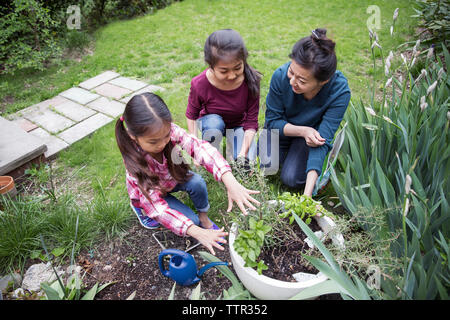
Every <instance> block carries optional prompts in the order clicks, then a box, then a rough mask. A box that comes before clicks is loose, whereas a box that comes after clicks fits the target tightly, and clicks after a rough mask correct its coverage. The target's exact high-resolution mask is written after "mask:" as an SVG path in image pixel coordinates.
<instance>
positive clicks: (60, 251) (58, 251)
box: [51, 248, 65, 257]
mask: <svg viewBox="0 0 450 320" xmlns="http://www.w3.org/2000/svg"><path fill="white" fill-rule="evenodd" d="M64 251H65V249H64V248H55V249H53V250H52V251H51V253H52V254H53V255H54V256H55V257H59V256H60V255H62V254H63V253H64Z"/></svg>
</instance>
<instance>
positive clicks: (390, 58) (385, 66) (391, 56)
mask: <svg viewBox="0 0 450 320" xmlns="http://www.w3.org/2000/svg"><path fill="white" fill-rule="evenodd" d="M393 57H394V54H393V53H392V51H389V55H388V57H387V58H386V63H385V65H384V74H385V75H386V77H387V76H388V75H389V69H390V68H391V60H392V58H393Z"/></svg>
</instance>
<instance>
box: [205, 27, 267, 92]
mask: <svg viewBox="0 0 450 320" xmlns="http://www.w3.org/2000/svg"><path fill="white" fill-rule="evenodd" d="M204 54H205V61H206V63H207V64H208V65H209V66H210V67H211V68H212V69H214V66H215V65H216V63H217V62H218V61H219V60H223V59H229V57H230V56H234V57H236V59H239V60H242V61H243V62H244V76H245V81H246V83H247V85H248V88H249V91H250V93H251V95H252V96H253V97H254V98H256V97H258V96H259V89H260V85H259V84H260V80H261V73H260V72H259V71H257V70H256V69H254V68H252V67H251V66H250V65H249V64H248V63H247V57H248V51H247V48H246V47H245V44H244V40H243V39H242V37H241V35H240V34H239V32H237V31H235V30H233V29H222V30H217V31H214V32H213V33H211V34H210V35H209V37H208V38H207V39H206V42H205V48H204Z"/></svg>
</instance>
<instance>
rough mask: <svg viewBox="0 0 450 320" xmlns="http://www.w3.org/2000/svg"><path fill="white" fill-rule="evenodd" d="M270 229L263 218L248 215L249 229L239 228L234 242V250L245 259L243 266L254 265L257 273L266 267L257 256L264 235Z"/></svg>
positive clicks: (251, 266)
mask: <svg viewBox="0 0 450 320" xmlns="http://www.w3.org/2000/svg"><path fill="white" fill-rule="evenodd" d="M271 229H272V227H271V226H270V225H265V224H264V220H258V221H257V220H256V219H255V218H253V217H250V218H249V229H248V230H241V229H240V230H239V235H238V236H237V237H236V240H235V242H234V247H235V249H236V252H237V253H238V254H239V255H240V256H241V257H242V259H244V261H245V267H250V268H254V267H256V269H257V272H258V274H261V273H262V271H263V270H267V268H268V267H267V266H266V265H265V264H264V261H263V260H259V261H258V257H259V255H260V253H261V247H262V246H263V244H264V237H265V235H266V234H267V233H268V232H269V231H270V230H271Z"/></svg>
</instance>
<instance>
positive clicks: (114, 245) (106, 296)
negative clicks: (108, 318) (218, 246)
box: [78, 221, 232, 300]
mask: <svg viewBox="0 0 450 320" xmlns="http://www.w3.org/2000/svg"><path fill="white" fill-rule="evenodd" d="M154 236H155V237H156V238H157V239H158V241H159V242H160V243H161V244H163V245H164V247H165V248H174V249H179V250H183V251H185V250H187V249H188V248H189V247H191V246H192V245H194V244H195V243H196V240H195V239H193V238H190V237H185V238H184V237H179V236H177V235H175V234H174V233H172V232H171V231H170V230H167V229H163V228H158V229H155V230H148V229H145V228H143V227H142V226H141V225H140V224H139V223H138V222H137V221H136V223H135V224H134V225H133V226H132V227H131V229H130V230H129V232H128V233H127V236H126V237H125V238H124V239H122V240H120V241H119V240H116V241H114V242H111V243H104V244H101V245H100V246H99V247H97V248H96V249H95V251H94V252H92V251H89V252H82V253H81V254H80V255H79V259H78V264H79V265H81V266H83V268H84V269H85V270H86V271H88V272H87V273H86V276H85V279H84V283H85V284H86V286H87V287H88V288H90V287H92V286H93V285H94V284H95V283H96V282H99V283H101V284H104V283H107V282H110V281H115V283H114V284H112V285H110V286H108V287H106V288H105V289H103V290H102V291H100V292H99V293H98V294H97V296H96V298H95V299H96V300H125V299H127V298H128V297H129V296H130V295H131V294H132V293H133V292H135V295H134V300H167V299H168V298H169V295H170V292H171V290H172V287H173V285H174V283H175V282H174V281H173V280H172V279H170V278H168V277H165V276H163V275H162V273H161V272H160V270H159V265H158V256H159V254H160V252H161V251H162V250H163V248H162V247H161V246H160V245H159V244H158V242H157V241H156V239H155V238H154ZM200 251H207V250H206V249H205V248H204V247H202V246H201V245H200V246H197V247H196V248H194V249H192V250H189V252H188V253H190V254H192V256H193V257H194V259H195V261H196V264H197V268H198V269H200V268H201V267H203V266H204V265H206V264H207V263H208V261H206V260H204V259H203V258H202V257H201V256H200V255H199V252H200ZM215 253H216V257H217V258H219V259H220V260H221V261H225V262H231V259H230V255H229V251H228V248H227V247H226V245H225V246H224V250H223V251H220V250H215ZM165 266H166V268H167V263H165ZM230 269H232V267H230ZM200 283H201V291H202V292H203V294H204V297H205V299H208V300H214V299H217V298H219V297H220V295H221V294H222V291H223V290H224V289H228V288H229V287H230V286H231V282H230V281H229V280H228V279H227V278H226V277H224V276H223V275H222V274H221V273H220V271H218V270H217V269H216V268H211V269H208V270H207V271H206V272H205V273H204V274H203V276H202V280H201V281H200ZM198 284H199V283H196V284H193V285H191V286H181V285H176V288H175V295H174V299H176V300H185V299H189V298H190V295H191V293H192V290H193V289H195V288H196V287H197V286H198Z"/></svg>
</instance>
